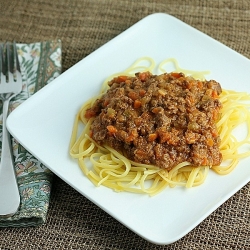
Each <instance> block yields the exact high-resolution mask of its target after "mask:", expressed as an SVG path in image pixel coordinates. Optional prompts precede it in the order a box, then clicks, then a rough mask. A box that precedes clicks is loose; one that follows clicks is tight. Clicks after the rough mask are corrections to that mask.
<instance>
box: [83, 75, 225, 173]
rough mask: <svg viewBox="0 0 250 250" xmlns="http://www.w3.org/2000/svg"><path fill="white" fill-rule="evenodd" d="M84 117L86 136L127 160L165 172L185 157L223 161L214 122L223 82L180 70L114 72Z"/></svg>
mask: <svg viewBox="0 0 250 250" xmlns="http://www.w3.org/2000/svg"><path fill="white" fill-rule="evenodd" d="M109 86H110V88H109V89H108V90H107V92H106V93H104V94H103V95H102V96H101V97H100V98H99V99H97V100H96V101H95V103H94V105H93V106H92V107H91V108H89V109H87V110H86V113H85V117H86V118H87V119H90V118H93V122H92V124H91V128H90V129H91V132H90V136H91V137H92V139H93V140H95V141H96V142H97V143H98V144H100V145H102V144H106V145H109V146H110V147H112V148H114V149H115V150H117V151H119V152H122V154H123V155H125V156H126V157H127V158H128V159H130V160H132V161H135V162H139V163H143V164H150V165H156V166H158V167H160V168H165V169H167V170H170V169H172V168H173V167H174V166H176V165H177V164H179V163H181V162H184V161H188V162H190V163H191V164H192V165H194V166H215V165H219V164H220V163H221V161H222V155H221V153H220V150H219V145H220V137H219V134H218V131H217V128H216V121H217V120H218V119H219V116H220V109H221V108H222V104H221V103H220V101H219V99H218V97H219V95H220V94H221V92H222V89H221V86H220V84H219V83H218V82H216V81H214V80H209V81H200V80H196V79H194V78H193V77H191V76H185V75H184V74H183V73H164V74H161V75H153V74H151V73H150V72H141V73H136V74H135V76H133V77H131V76H123V75H121V76H118V77H115V78H114V79H112V80H111V81H110V82H109Z"/></svg>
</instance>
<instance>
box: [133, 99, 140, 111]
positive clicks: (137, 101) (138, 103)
mask: <svg viewBox="0 0 250 250" xmlns="http://www.w3.org/2000/svg"><path fill="white" fill-rule="evenodd" d="M140 107H141V101H139V100H135V101H134V108H135V109H138V108H140Z"/></svg>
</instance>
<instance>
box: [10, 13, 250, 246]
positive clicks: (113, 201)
mask: <svg viewBox="0 0 250 250" xmlns="http://www.w3.org/2000/svg"><path fill="white" fill-rule="evenodd" d="M144 56H148V57H151V58H153V59H154V60H155V61H156V63H160V62H161V61H162V60H164V59H166V58H170V57H174V58H176V59H177V60H178V61H179V64H180V66H181V67H182V68H186V69H191V70H209V71H210V72H211V74H210V75H209V78H210V79H215V80H217V81H218V82H220V83H221V85H222V87H223V88H225V89H235V90H239V91H247V90H248V89H249V86H250V77H249V72H250V61H249V60H248V59H247V58H245V57H243V56H242V55H240V54H238V53H237V52H235V51H233V50H231V49H230V48H228V47H226V46H225V45H223V44H221V43H219V42H217V41H215V40H214V39H212V38H210V37H209V36H207V35H205V34H203V33H201V32H199V31H198V30H196V29H194V28H192V27H190V26H189V25H187V24H185V23H183V22H182V21H180V20H178V19H176V18H174V17H172V16H169V15H167V14H161V13H157V14H152V15H150V16H148V17H146V18H144V19H142V20H141V21H140V22H138V23H136V24H135V25H133V26H132V27H130V28H129V29H128V30H126V31H125V32H123V33H122V34H120V35H119V36H117V37H116V38H114V39H113V40H111V41H110V42H108V43H107V44H105V45H104V46H102V47H101V48H99V49H98V50H96V51H95V52H93V53H92V54H91V55H89V56H87V57H86V58H84V59H83V60H81V61H80V62H78V63H77V64H76V65H75V66H73V67H72V68H70V69H69V70H67V71H66V72H64V73H63V74H62V75H61V76H59V77H58V78H56V79H55V80H54V81H53V82H52V83H50V84H49V85H47V86H45V87H44V88H43V89H41V90H40V91H39V92H38V93H36V94H35V95H34V96H32V97H31V98H29V99H28V100H27V101H25V102H24V103H23V104H22V105H20V106H19V107H18V108H17V109H16V110H14V111H13V112H12V113H11V114H10V116H9V118H8V122H7V126H8V129H9V131H10V133H11V134H12V135H13V136H14V137H15V138H16V139H17V140H18V141H19V142H20V143H21V144H22V145H23V146H24V147H25V148H26V149H27V150H28V151H30V152H31V153H32V154H33V155H34V156H35V157H37V158H38V159H39V160H40V161H41V162H43V163H44V164H45V165H46V166H47V167H48V168H50V169H51V170H52V171H53V172H54V173H55V174H56V175H58V176H59V177H60V178H62V179H63V180H64V181H66V182H67V183H68V184H69V185H71V186H72V187H73V188H75V189H76V190H77V191H79V192H80V193H81V194H83V195H84V196H85V197H87V198H88V199H89V200H91V201H92V202H94V203H95V204H96V205H97V206H99V207H100V208H102V209H103V210H104V211H106V212H107V213H108V214H110V215H111V216H113V217H114V218H115V219H117V220H118V221H120V222H121V223H123V224H124V225H125V226H127V227H128V228H130V229H131V230H132V231H134V232H135V233H137V234H138V235H140V236H141V237H143V238H144V239H146V240H148V241H150V242H153V243H155V244H170V243H172V242H174V241H176V240H178V239H180V238H181V237H183V236H184V235H185V234H187V233H188V232H190V231H191V230H192V229H193V228H194V227H195V226H197V225H198V224H199V223H200V222H201V221H203V220H204V219H205V218H206V217H207V216H208V215H209V214H211V213H212V212H213V211H214V210H215V209H216V208H217V207H219V206H220V205H221V204H222V203H223V202H225V201H226V200H227V199H228V198H229V197H230V196H232V195H233V194H234V193H235V192H237V191H238V190H239V189H240V188H242V187H243V186H244V185H245V184H247V182H248V181H250V167H249V165H250V159H245V160H242V161H240V164H239V165H238V166H237V168H236V169H235V170H234V171H233V172H232V173H231V174H229V175H226V176H219V175H217V174H215V173H214V172H213V171H210V172H209V176H208V178H207V180H206V182H205V183H204V184H203V185H201V186H199V187H196V188H191V189H185V188H178V187H177V188H173V189H171V188H167V189H165V190H164V191H163V192H162V193H160V194H159V195H157V196H155V197H151V198H150V197H148V196H147V195H139V194H131V193H116V192H114V191H112V190H110V189H108V188H105V187H98V188H97V187H95V186H94V185H93V184H92V183H91V182H90V181H89V180H88V179H87V178H86V177H85V176H84V175H83V173H82V172H81V170H80V169H79V167H78V165H77V162H76V161H75V160H73V159H71V157H70V156H69V153H68V152H69V141H70V136H71V131H72V125H73V121H74V118H75V114H76V113H77V111H78V109H79V108H80V106H81V105H82V103H83V102H84V101H86V100H87V99H88V98H90V97H91V96H93V95H95V94H97V93H98V92H99V90H100V86H101V84H102V82H103V81H104V80H105V79H106V78H107V77H108V76H110V75H112V74H113V73H116V72H121V71H123V70H125V69H126V68H127V67H128V66H130V65H131V64H132V63H133V62H134V61H135V60H136V59H138V58H141V57H144Z"/></svg>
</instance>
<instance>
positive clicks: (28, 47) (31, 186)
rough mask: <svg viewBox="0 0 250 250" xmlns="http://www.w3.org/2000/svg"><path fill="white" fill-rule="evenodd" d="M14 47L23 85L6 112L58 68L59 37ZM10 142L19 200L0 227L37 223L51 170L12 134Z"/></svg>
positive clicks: (42, 214) (44, 210) (46, 198)
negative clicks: (13, 211) (16, 51)
mask: <svg viewBox="0 0 250 250" xmlns="http://www.w3.org/2000/svg"><path fill="white" fill-rule="evenodd" d="M17 49H18V57H19V60H20V66H21V70H22V79H23V89H22V92H21V93H20V94H19V95H17V96H16V98H14V99H13V100H12V101H11V103H10V112H11V111H12V110H13V109H15V108H16V107H17V106H18V105H20V104H21V103H22V102H23V101H25V100H26V99H27V98H29V97H30V96H31V95H33V94H34V93H35V92H37V91H38V90H39V89H41V88H42V87H43V86H45V85H46V84H48V83H49V82H51V81H52V80H53V79H54V78H56V77H57V76H58V75H59V74H60V72H61V41H60V40H58V41H46V42H39V43H31V44H17ZM1 105H2V104H1ZM0 112H1V113H2V106H0ZM1 123H2V115H1V116H0V133H1V132H2V126H1ZM0 138H1V136H0ZM0 145H1V142H0ZM12 145H13V155H14V162H15V169H16V174H17V181H18V185H19V192H20V197H21V204H20V208H19V211H18V212H17V213H16V214H15V215H13V216H12V217H9V218H0V227H26V226H38V225H41V224H43V223H44V222H45V220H46V216H47V211H48V206H49V199H50V191H51V184H52V179H53V174H52V172H51V171H50V170H49V169H48V168H46V167H45V166H44V165H43V164H42V163H41V162H40V161H38V160H37V159H36V158H35V157H34V156H32V155H31V154H30V153H29V152H28V151H27V150H25V149H24V148H23V147H22V145H20V144H19V143H18V141H16V140H15V139H14V138H12Z"/></svg>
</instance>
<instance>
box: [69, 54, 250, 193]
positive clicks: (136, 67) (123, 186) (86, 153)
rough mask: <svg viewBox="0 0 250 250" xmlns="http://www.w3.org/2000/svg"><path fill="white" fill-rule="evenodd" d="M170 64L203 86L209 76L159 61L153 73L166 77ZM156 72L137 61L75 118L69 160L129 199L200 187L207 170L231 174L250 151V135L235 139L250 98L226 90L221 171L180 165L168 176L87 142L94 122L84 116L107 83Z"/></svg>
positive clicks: (146, 61)
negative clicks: (81, 126) (170, 189)
mask: <svg viewBox="0 0 250 250" xmlns="http://www.w3.org/2000/svg"><path fill="white" fill-rule="evenodd" d="M167 63H172V64H173V65H174V66H175V68H176V72H183V73H185V74H187V75H190V76H192V77H194V78H196V79H200V80H204V79H205V75H206V74H208V73H209V72H208V71H200V72H198V71H191V70H185V69H181V68H180V67H179V65H178V62H177V60H175V59H173V58H171V59H167V60H165V61H163V62H162V63H161V64H159V66H158V67H157V69H158V70H159V71H161V72H164V71H165V69H164V65H166V64H167ZM155 68H156V64H155V62H154V61H153V60H152V59H151V58H148V57H145V58H141V59H139V60H137V61H136V62H135V63H134V64H133V65H132V66H131V67H129V68H128V69H127V70H125V71H124V72H120V73H117V74H114V75H112V76H110V77H109V78H108V79H107V80H106V81H105V82H104V83H103V85H102V88H101V92H100V94H99V95H98V96H96V97H93V98H91V99H89V100H88V101H87V102H86V103H84V104H83V106H82V107H81V109H80V110H79V112H78V113H77V115H76V118H75V122H74V126H73V131H72V137H71V141H70V155H71V156H72V157H73V158H76V159H77V160H78V164H79V166H80V168H81V170H82V171H83V173H84V174H85V175H86V176H87V177H88V178H89V179H90V180H91V181H92V182H93V183H94V184H95V185H96V186H100V185H103V186H106V187H109V188H112V189H113V190H115V191H117V192H120V191H128V192H133V193H147V194H149V195H156V194H158V193H159V192H161V191H162V190H163V189H165V188H166V187H167V186H169V187H175V186H185V187H188V188H189V187H194V186H198V185H201V184H202V183H203V182H204V181H205V179H206V177H207V175H208V172H209V170H210V169H212V170H214V171H215V172H216V173H218V174H228V173H230V172H231V171H232V170H233V169H234V168H235V167H236V165H237V163H238V162H239V160H240V158H243V157H247V156H249V155H250V151H249V150H245V151H243V150H242V148H244V147H245V146H246V145H248V144H249V143H250V133H249V131H248V128H247V131H248V132H247V134H246V136H245V138H244V139H241V140H238V139H237V138H236V137H235V136H234V135H233V134H234V133H233V132H234V129H235V128H236V127H238V126H239V125H242V124H245V125H247V126H248V124H250V112H249V107H250V95H249V94H248V93H243V92H236V91H232V90H224V89H223V91H222V94H221V95H220V97H219V99H220V102H221V103H222V105H223V107H222V109H221V117H220V119H219V120H218V122H217V129H218V132H219V135H220V138H221V142H220V151H221V154H222V157H223V162H222V164H220V165H219V166H211V165H208V166H198V167H197V166H193V165H192V164H191V163H190V162H182V163H179V164H177V165H176V166H174V167H173V168H172V169H171V170H167V169H163V168H159V167H158V166H154V165H150V164H142V163H138V162H135V161H132V160H129V159H128V158H127V157H125V156H124V155H123V154H121V153H119V152H118V151H116V150H114V149H113V148H111V147H110V146H107V145H102V146H101V145H99V144H98V143H96V141H95V140H93V139H92V138H91V136H90V133H91V131H90V126H91V124H92V122H93V118H91V119H86V117H85V113H86V110H87V109H89V108H90V107H92V105H93V104H94V102H95V101H96V99H98V98H100V96H102V95H103V93H105V92H106V91H107V89H108V88H109V85H108V82H109V81H110V80H111V79H113V78H114V77H117V76H120V75H128V76H132V75H134V73H136V72H139V71H140V72H142V71H144V72H145V71H150V72H153V71H154V70H155ZM80 123H83V124H84V129H83V130H82V132H81V135H80V136H79V138H77V134H78V128H79V124H80Z"/></svg>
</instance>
